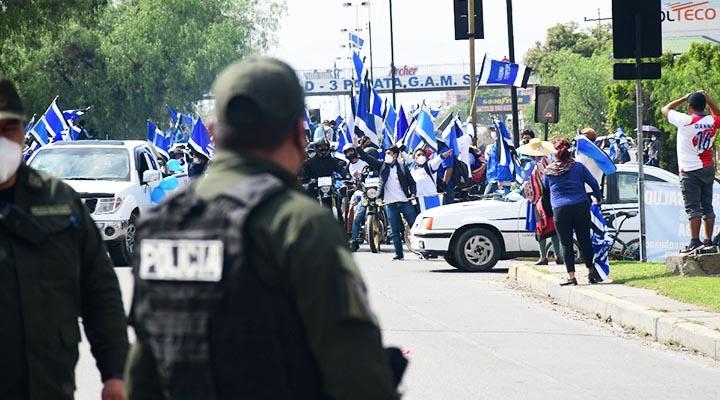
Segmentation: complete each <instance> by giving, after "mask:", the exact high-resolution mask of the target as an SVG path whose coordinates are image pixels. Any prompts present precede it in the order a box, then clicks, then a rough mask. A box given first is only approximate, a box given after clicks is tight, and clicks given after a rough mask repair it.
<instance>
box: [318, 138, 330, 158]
mask: <svg viewBox="0 0 720 400" xmlns="http://www.w3.org/2000/svg"><path fill="white" fill-rule="evenodd" d="M315 152H316V153H317V155H318V156H320V157H329V156H330V142H328V141H327V139H325V138H322V139H318V140H316V141H315Z"/></svg>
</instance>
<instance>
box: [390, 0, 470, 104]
mask: <svg viewBox="0 0 720 400" xmlns="http://www.w3.org/2000/svg"><path fill="white" fill-rule="evenodd" d="M471 1H472V0H471ZM389 3H390V73H391V75H392V99H393V107H395V108H397V103H396V101H395V39H394V35H393V9H392V0H389Z"/></svg>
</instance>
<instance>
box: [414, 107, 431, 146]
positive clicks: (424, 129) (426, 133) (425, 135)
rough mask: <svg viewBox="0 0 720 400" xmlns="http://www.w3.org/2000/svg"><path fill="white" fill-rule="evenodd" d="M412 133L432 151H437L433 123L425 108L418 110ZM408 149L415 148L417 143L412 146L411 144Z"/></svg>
mask: <svg viewBox="0 0 720 400" xmlns="http://www.w3.org/2000/svg"><path fill="white" fill-rule="evenodd" d="M413 133H414V134H415V135H417V136H418V137H419V138H420V139H421V140H422V141H423V142H425V144H427V145H428V146H430V147H431V148H432V149H433V150H434V151H437V149H438V146H437V137H436V136H435V125H434V124H433V121H432V117H431V116H430V114H428V113H427V112H426V111H425V110H423V111H420V113H419V114H418V118H417V125H416V126H415V130H414V132H413ZM410 150H411V151H415V150H417V145H416V146H414V147H413V146H411V147H410Z"/></svg>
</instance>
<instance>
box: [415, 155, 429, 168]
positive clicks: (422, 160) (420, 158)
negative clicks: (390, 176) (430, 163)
mask: <svg viewBox="0 0 720 400" xmlns="http://www.w3.org/2000/svg"><path fill="white" fill-rule="evenodd" d="M426 162H427V157H425V156H417V158H415V164H417V165H420V166H423V165H425V163H426Z"/></svg>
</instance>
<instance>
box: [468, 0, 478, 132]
mask: <svg viewBox="0 0 720 400" xmlns="http://www.w3.org/2000/svg"><path fill="white" fill-rule="evenodd" d="M468 43H469V44H470V118H471V120H472V127H473V133H475V137H477V121H476V114H477V106H476V104H475V89H476V87H475V84H476V83H477V78H476V77H475V0H468Z"/></svg>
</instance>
